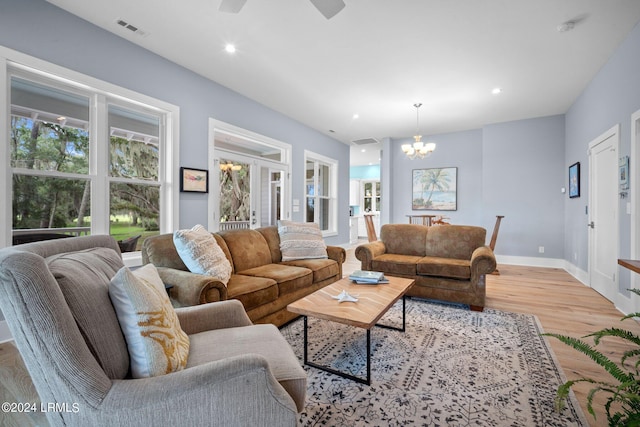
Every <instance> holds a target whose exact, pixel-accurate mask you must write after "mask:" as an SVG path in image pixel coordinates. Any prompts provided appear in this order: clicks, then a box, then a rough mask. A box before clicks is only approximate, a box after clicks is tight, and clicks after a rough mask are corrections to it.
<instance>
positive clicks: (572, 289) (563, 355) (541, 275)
mask: <svg viewBox="0 0 640 427" xmlns="http://www.w3.org/2000/svg"><path fill="white" fill-rule="evenodd" d="M359 268H360V262H359V261H358V260H357V259H355V257H354V253H353V250H348V251H347V261H346V263H345V264H344V274H345V275H348V274H349V273H350V272H351V271H353V270H356V269H359ZM499 268H500V275H489V276H487V303H486V307H490V308H494V309H498V310H503V311H511V312H519V313H530V314H535V315H536V316H538V319H539V320H540V323H541V324H542V327H543V328H544V330H545V331H546V332H557V333H562V334H565V335H571V336H575V337H581V336H584V335H587V334H589V333H591V332H594V331H597V330H600V329H603V328H607V327H611V326H614V325H615V326H619V327H623V328H625V329H628V330H631V331H632V332H634V333H636V334H640V324H638V323H636V322H635V321H633V320H627V321H625V322H622V323H621V322H620V318H621V317H622V314H621V313H620V312H619V311H617V310H616V309H615V308H614V307H613V305H612V304H611V303H610V302H609V301H608V300H606V299H605V298H604V297H602V296H601V295H600V294H598V293H597V292H595V291H593V290H592V289H590V288H588V287H586V286H584V285H583V284H582V283H580V282H578V281H577V280H576V279H574V278H573V277H572V276H571V275H569V274H568V273H567V272H566V271H564V270H561V269H550V268H535V267H522V266H509V265H500V266H499ZM549 341H550V343H551V347H552V348H553V351H554V352H555V355H556V357H557V359H558V361H559V363H560V365H561V366H562V368H563V370H564V373H565V375H566V376H567V377H568V378H569V379H574V378H579V377H582V376H587V377H590V378H593V379H596V380H602V381H610V378H609V377H608V375H607V374H606V373H605V372H604V370H602V369H601V368H600V367H599V366H598V365H597V364H596V363H595V362H593V361H591V360H590V359H589V358H587V357H586V356H583V355H582V354H580V353H578V352H577V351H575V350H573V349H571V348H569V347H567V346H565V345H564V344H562V343H560V342H559V341H557V340H555V339H549ZM626 348H627V347H626V345H622V344H621V343H620V342H617V341H612V340H605V341H604V342H603V343H602V344H600V346H599V349H600V350H601V351H602V352H603V353H604V354H606V355H608V356H610V357H612V358H613V360H620V355H621V354H622V352H623V351H624V350H625V349H626ZM0 379H1V384H0V400H1V401H3V402H4V401H8V402H29V401H34V400H36V399H37V395H36V394H35V391H34V389H33V385H32V384H31V381H30V379H29V375H28V373H27V372H26V370H25V369H24V365H23V364H22V360H21V359H20V355H19V353H18V352H17V350H16V348H15V347H14V346H13V344H11V343H6V344H0ZM589 389H590V387H589V386H588V385H579V386H577V387H575V389H574V390H575V393H576V396H577V398H578V400H579V401H580V404H581V406H582V409H583V411H584V413H585V416H586V418H587V420H588V421H589V423H590V425H592V426H602V425H606V416H605V414H604V409H602V407H601V405H598V404H597V403H598V402H600V403H601V402H603V401H604V399H602V398H601V399H596V408H595V409H596V416H597V420H595V421H594V419H593V417H592V416H591V415H589V414H588V413H587V409H586V404H585V401H586V394H587V393H588V390H589ZM13 415H14V414H12V416H7V414H2V413H0V420H2V422H0V425H3V426H4V425H8V426H12V425H16V426H18V425H19V426H33V425H46V423H44V420H43V419H42V417H38V416H37V415H35V416H25V415H22V416H19V417H17V416H13ZM3 417H4V419H2V418H3Z"/></svg>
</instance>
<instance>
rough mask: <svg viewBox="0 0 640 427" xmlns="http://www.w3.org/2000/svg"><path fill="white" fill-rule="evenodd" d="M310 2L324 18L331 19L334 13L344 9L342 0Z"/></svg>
mask: <svg viewBox="0 0 640 427" xmlns="http://www.w3.org/2000/svg"><path fill="white" fill-rule="evenodd" d="M310 1H311V3H312V4H313V5H314V6H315V7H316V9H318V10H319V11H320V13H322V14H323V15H324V17H325V18H327V19H331V18H333V17H334V15H335V14H337V13H338V12H340V11H341V10H342V9H344V6H345V4H344V1H342V0H310Z"/></svg>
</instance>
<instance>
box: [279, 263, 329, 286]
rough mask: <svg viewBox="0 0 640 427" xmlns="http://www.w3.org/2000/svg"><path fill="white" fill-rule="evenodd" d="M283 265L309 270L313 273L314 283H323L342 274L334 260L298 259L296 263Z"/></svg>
mask: <svg viewBox="0 0 640 427" xmlns="http://www.w3.org/2000/svg"><path fill="white" fill-rule="evenodd" d="M282 264H284V265H293V266H296V267H303V268H308V269H309V270H311V271H313V283H318V282H322V281H323V280H326V279H329V278H330V277H334V276H337V275H338V274H340V266H339V265H338V263H337V262H336V261H334V260H332V259H298V260H295V261H284V262H283V263H282ZM338 279H339V277H338ZM336 280H337V279H336Z"/></svg>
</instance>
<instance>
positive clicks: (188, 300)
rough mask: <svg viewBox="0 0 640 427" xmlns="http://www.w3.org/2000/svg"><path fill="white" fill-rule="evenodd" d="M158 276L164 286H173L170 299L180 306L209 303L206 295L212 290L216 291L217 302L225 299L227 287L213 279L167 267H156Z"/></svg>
mask: <svg viewBox="0 0 640 427" xmlns="http://www.w3.org/2000/svg"><path fill="white" fill-rule="evenodd" d="M158 274H159V275H160V278H161V279H162V281H163V282H164V284H165V285H171V286H173V288H171V290H170V294H171V298H173V299H174V300H175V301H177V302H178V304H179V305H180V306H190V305H198V304H204V303H205V302H211V298H209V301H207V294H211V293H212V292H210V291H212V290H214V291H217V294H218V295H219V298H218V300H219V301H224V300H226V299H227V287H226V286H225V285H224V283H222V282H220V281H219V280H216V279H214V278H213V277H210V276H205V275H203V274H196V273H192V272H190V271H183V270H176V269H175V268H168V267H158ZM214 293H215V292H214Z"/></svg>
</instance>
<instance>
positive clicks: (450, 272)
mask: <svg viewBox="0 0 640 427" xmlns="http://www.w3.org/2000/svg"><path fill="white" fill-rule="evenodd" d="M416 271H417V273H418V274H419V275H422V276H439V277H451V278H455V279H466V280H469V279H471V262H470V261H467V260H464V259H456V258H437V257H424V258H421V259H420V260H419V261H418V264H417V266H416Z"/></svg>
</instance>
